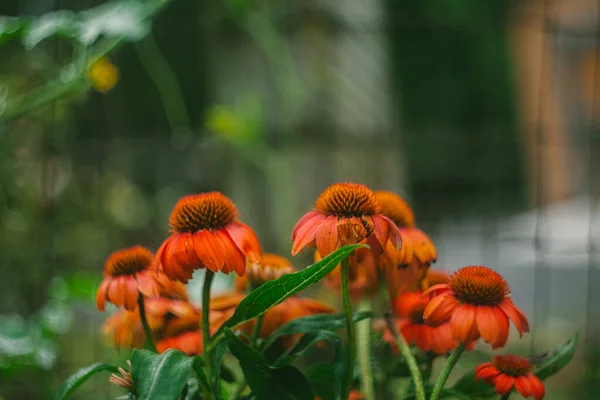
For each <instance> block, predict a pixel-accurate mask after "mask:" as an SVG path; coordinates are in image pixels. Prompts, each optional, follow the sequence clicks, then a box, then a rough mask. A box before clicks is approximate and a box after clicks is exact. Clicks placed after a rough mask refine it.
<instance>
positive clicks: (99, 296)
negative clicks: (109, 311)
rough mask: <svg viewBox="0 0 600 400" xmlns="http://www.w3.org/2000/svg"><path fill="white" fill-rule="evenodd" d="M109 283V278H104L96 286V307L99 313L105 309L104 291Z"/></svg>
mask: <svg viewBox="0 0 600 400" xmlns="http://www.w3.org/2000/svg"><path fill="white" fill-rule="evenodd" d="M109 283H110V278H104V280H103V281H102V282H101V283H100V286H98V290H97V291H96V307H97V308H98V310H100V311H104V310H105V309H106V307H105V305H106V290H107V289H108V285H109Z"/></svg>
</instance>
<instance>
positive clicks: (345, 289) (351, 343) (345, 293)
mask: <svg viewBox="0 0 600 400" xmlns="http://www.w3.org/2000/svg"><path fill="white" fill-rule="evenodd" d="M349 269H350V264H349V261H348V258H347V257H346V258H344V260H342V298H343V301H344V314H345V315H346V332H347V336H348V379H347V382H346V387H345V388H344V389H345V390H344V397H343V398H344V399H347V398H348V396H349V395H350V390H351V389H352V378H353V377H354V359H355V358H356V344H355V338H354V336H355V333H354V329H355V326H354V321H353V320H352V303H351V302H350V287H349V273H350V271H349Z"/></svg>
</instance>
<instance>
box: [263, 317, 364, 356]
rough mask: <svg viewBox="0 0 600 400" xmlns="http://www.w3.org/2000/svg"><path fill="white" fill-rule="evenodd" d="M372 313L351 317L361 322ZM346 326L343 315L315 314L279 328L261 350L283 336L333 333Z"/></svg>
mask: <svg viewBox="0 0 600 400" xmlns="http://www.w3.org/2000/svg"><path fill="white" fill-rule="evenodd" d="M372 317H373V313H372V312H370V311H363V312H355V313H354V314H353V315H352V320H353V321H354V322H358V321H362V320H363V319H366V318H372ZM345 326H346V317H345V315H344V314H316V315H309V316H306V317H301V318H296V319H294V320H292V321H290V322H288V323H287V324H285V325H283V326H281V327H280V328H279V329H277V330H276V331H275V332H273V333H272V334H271V336H269V339H268V340H266V341H265V342H264V343H263V345H262V346H261V348H262V349H263V350H264V349H266V348H268V347H269V346H271V345H272V344H273V343H275V341H276V340H277V339H278V338H279V337H280V336H283V335H294V334H298V333H309V332H315V331H325V330H328V331H335V330H337V329H342V328H344V327H345Z"/></svg>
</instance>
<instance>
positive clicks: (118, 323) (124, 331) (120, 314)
mask: <svg viewBox="0 0 600 400" xmlns="http://www.w3.org/2000/svg"><path fill="white" fill-rule="evenodd" d="M101 329H102V332H103V333H104V335H105V336H106V337H107V338H109V339H110V341H111V342H112V343H113V344H114V345H115V347H116V348H118V349H120V348H130V349H134V348H141V347H143V346H144V341H145V340H146V335H145V334H144V328H143V326H142V321H141V319H140V314H139V312H138V311H137V309H136V310H135V311H129V310H119V311H117V312H116V313H114V314H112V315H111V316H109V317H108V318H106V320H105V321H104V323H103V324H102V328H101Z"/></svg>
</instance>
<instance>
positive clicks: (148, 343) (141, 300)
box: [138, 293, 156, 353]
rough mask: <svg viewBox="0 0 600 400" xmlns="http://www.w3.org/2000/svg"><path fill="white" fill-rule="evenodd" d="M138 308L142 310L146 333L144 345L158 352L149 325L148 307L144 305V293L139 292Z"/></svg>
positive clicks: (141, 315)
mask: <svg viewBox="0 0 600 400" xmlns="http://www.w3.org/2000/svg"><path fill="white" fill-rule="evenodd" d="M138 308H139V310H140V319H141V320H142V326H143V327H144V333H145V334H146V343H145V345H144V347H146V349H148V350H151V351H153V352H155V353H156V346H155V344H154V339H152V331H151V330H150V327H149V326H148V320H147V319H146V308H145V307H144V295H143V294H141V293H140V294H139V296H138Z"/></svg>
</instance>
